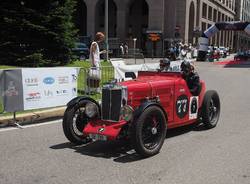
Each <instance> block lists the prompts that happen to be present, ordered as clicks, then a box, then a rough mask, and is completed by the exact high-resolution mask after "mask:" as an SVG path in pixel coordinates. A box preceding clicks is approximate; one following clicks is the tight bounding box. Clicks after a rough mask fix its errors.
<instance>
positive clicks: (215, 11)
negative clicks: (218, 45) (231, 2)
mask: <svg viewBox="0 0 250 184" xmlns="http://www.w3.org/2000/svg"><path fill="white" fill-rule="evenodd" d="M213 21H214V22H217V10H216V9H214V17H213Z"/></svg>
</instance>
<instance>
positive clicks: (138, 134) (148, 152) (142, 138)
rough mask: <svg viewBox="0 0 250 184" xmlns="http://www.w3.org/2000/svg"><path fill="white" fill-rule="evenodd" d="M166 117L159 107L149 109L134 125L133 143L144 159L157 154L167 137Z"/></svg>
mask: <svg viewBox="0 0 250 184" xmlns="http://www.w3.org/2000/svg"><path fill="white" fill-rule="evenodd" d="M166 131H167V126H166V117H165V114H164V113H163V111H162V110H161V109H160V108H159V107H157V106H150V107H148V108H147V109H146V110H145V111H144V112H143V113H142V114H141V116H140V117H139V118H138V120H137V121H136V122H134V124H133V134H132V143H133V145H134V148H135V150H136V152H137V153H139V154H140V155H141V156H143V157H149V156H153V155H155V154H157V153H158V152H159V151H160V149H161V147H162V145H163V142H164V140H165V137H166Z"/></svg>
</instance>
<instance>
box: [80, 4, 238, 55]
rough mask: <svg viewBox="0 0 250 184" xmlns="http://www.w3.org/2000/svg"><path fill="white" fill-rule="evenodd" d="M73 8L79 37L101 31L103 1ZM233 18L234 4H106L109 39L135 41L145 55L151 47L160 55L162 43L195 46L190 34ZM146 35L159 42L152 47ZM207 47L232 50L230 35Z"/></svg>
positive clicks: (213, 39) (222, 33) (102, 24)
mask: <svg viewBox="0 0 250 184" xmlns="http://www.w3.org/2000/svg"><path fill="white" fill-rule="evenodd" d="M77 8H78V11H77V12H78V15H79V16H80V15H81V17H82V18H79V21H78V22H77V23H78V27H79V29H80V34H81V35H87V36H92V38H93V36H94V35H95V33H96V32H98V31H103V32H104V31H105V24H104V22H105V21H104V17H105V0H78V5H77ZM79 16H78V17H79ZM234 18H235V0H109V37H110V38H119V39H120V40H121V42H131V40H132V39H133V38H137V43H136V44H137V48H140V49H142V50H144V51H145V53H149V52H150V51H151V50H152V47H153V46H154V48H155V49H156V50H157V52H155V54H156V55H161V54H162V53H163V50H164V49H163V47H165V46H164V45H166V44H165V42H169V41H171V40H175V39H177V40H180V41H182V42H183V43H187V44H188V43H192V44H196V43H197V40H198V39H197V35H195V34H194V30H196V31H197V30H200V31H201V30H202V31H204V30H206V29H207V28H208V27H209V26H211V25H212V24H214V23H215V22H218V21H234ZM148 31H157V32H160V33H161V35H162V37H161V38H162V40H161V41H159V42H157V43H156V44H155V45H153V44H152V43H150V41H149V40H148V39H147V34H146V33H147V32H148ZM164 40H165V41H164ZM210 43H211V44H213V45H217V46H227V47H232V46H233V33H232V32H223V31H222V32H221V33H218V34H217V35H216V36H215V37H214V38H212V39H211V41H210Z"/></svg>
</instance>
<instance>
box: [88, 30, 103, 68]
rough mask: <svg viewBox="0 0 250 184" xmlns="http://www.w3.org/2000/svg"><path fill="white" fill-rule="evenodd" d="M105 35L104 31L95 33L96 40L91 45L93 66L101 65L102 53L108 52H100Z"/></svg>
mask: <svg viewBox="0 0 250 184" xmlns="http://www.w3.org/2000/svg"><path fill="white" fill-rule="evenodd" d="M104 39H105V36H104V34H103V33H102V32H97V33H96V35H95V40H94V41H93V42H92V43H91V46H90V51H89V52H90V56H89V58H90V61H91V65H92V67H100V61H101V60H100V54H103V53H106V51H105V50H103V51H101V52H100V48H99V44H100V43H101V42H103V41H104Z"/></svg>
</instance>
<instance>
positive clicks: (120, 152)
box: [50, 125, 206, 163]
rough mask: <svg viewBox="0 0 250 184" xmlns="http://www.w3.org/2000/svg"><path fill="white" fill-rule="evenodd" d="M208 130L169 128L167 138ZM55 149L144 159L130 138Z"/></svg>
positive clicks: (124, 159)
mask: <svg viewBox="0 0 250 184" xmlns="http://www.w3.org/2000/svg"><path fill="white" fill-rule="evenodd" d="M203 130H206V129H205V128H204V126H203V125H189V126H184V127H180V128H176V129H172V130H168V132H167V136H166V139H169V138H173V137H176V136H179V135H183V134H186V133H189V132H191V131H203ZM50 148H51V149H54V150H60V149H67V148H69V149H72V150H74V151H75V152H77V153H80V154H83V155H87V156H91V157H101V158H105V159H113V160H114V161H115V162H120V163H128V162H135V161H139V160H142V159H143V158H141V157H140V155H138V154H137V153H136V152H135V151H134V149H133V147H132V145H131V144H130V142H129V140H127V141H125V140H120V141H108V142H102V141H96V142H92V143H88V144H85V145H75V144H72V143H70V142H66V143H61V144H57V145H53V146H51V147H50Z"/></svg>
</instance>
